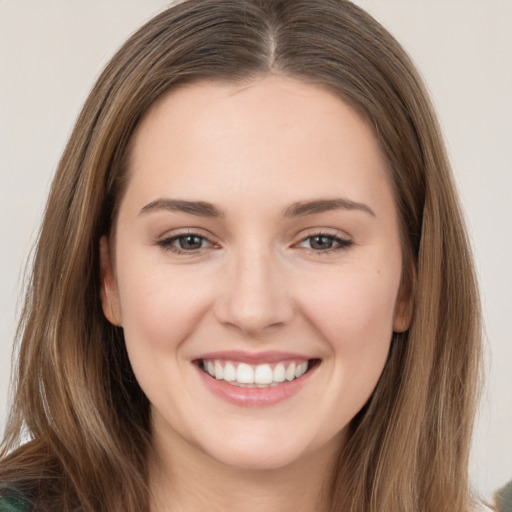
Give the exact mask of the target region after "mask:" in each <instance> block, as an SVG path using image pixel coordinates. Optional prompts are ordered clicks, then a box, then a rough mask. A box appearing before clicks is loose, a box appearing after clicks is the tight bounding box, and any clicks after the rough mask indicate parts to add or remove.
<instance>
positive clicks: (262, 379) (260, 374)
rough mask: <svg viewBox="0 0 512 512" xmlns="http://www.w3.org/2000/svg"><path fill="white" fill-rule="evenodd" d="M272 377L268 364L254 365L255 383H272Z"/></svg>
mask: <svg viewBox="0 0 512 512" xmlns="http://www.w3.org/2000/svg"><path fill="white" fill-rule="evenodd" d="M273 377H274V375H273V373H272V368H270V366H269V365H268V364H260V365H258V366H256V371H255V372H254V382H255V383H256V384H272V380H273Z"/></svg>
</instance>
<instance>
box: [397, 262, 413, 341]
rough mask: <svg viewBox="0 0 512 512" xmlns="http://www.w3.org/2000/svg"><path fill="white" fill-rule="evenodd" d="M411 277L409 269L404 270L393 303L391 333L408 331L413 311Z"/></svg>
mask: <svg viewBox="0 0 512 512" xmlns="http://www.w3.org/2000/svg"><path fill="white" fill-rule="evenodd" d="M412 282H413V277H412V270H411V269H404V271H403V275H402V280H401V282H400V289H399V290H398V295H397V298H396V303H395V313H394V317H393V332H405V331H407V329H409V327H410V325H411V320H412V310H413V305H412V304H413V300H412V296H413V292H412V289H413V284H412Z"/></svg>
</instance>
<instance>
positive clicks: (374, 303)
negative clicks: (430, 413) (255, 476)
mask: <svg viewBox="0 0 512 512" xmlns="http://www.w3.org/2000/svg"><path fill="white" fill-rule="evenodd" d="M128 172H129V180H128V185H127V189H126V193H125V195H124V196H123V198H122V201H121V205H120V210H119V217H118V219H117V229H116V234H115V240H111V241H110V243H109V245H110V247H111V248H112V249H114V250H113V251H112V254H115V257H114V258H113V261H111V258H110V256H109V251H108V249H107V241H106V240H105V239H103V240H102V250H101V256H102V267H103V281H104V282H103V284H104V289H103V296H102V298H103V306H104V311H105V314H106V316H107V318H109V320H110V321H111V322H113V323H115V324H118V325H121V326H122V327H123V329H124V336H125V339H126V346H127V350H128V354H129V357H130V361H131V364H132V366H133V371H134V373H135V376H136V378H137V380H138V382H139V384H140V386H141V388H142V389H143V391H144V392H145V394H146V395H147V397H148V399H149V401H150V403H151V412H152V429H153V435H154V436H155V440H156V442H157V443H159V445H160V446H161V447H163V449H165V447H168V449H169V452H170V453H171V452H172V453H175V452H176V451H180V450H181V451H182V452H183V453H188V455H187V457H195V456H203V455H204V454H206V455H208V456H209V457H210V460H211V458H213V459H214V460H215V461H218V462H222V463H224V464H227V465H231V466H236V467H245V468H277V467H282V466H284V465H287V464H290V463H292V462H294V461H298V460H304V461H306V460H308V458H311V457H314V456H317V455H319V454H321V453H325V454H327V453H332V452H333V449H334V448H335V447H337V446H339V445H340V443H341V442H342V440H343V433H344V431H345V428H346V427H347V425H348V423H349V422H350V420H351V419H352V418H353V417H354V415H355V414H356V413H357V412H358V411H359V410H360V409H361V407H362V406H363V405H364V404H365V402H366V401H367V400H368V398H369V397H370V395H371V393H372V391H373V389H374V388H375V385H376V383H377V381H378V379H379V376H380V374H381V372H382V369H383V367H384V364H385V361H386V358H387V355H388V350H389V346H390V340H391V337H392V332H393V330H395V331H402V330H405V329H406V328H407V327H408V322H409V320H408V310H409V308H408V300H407V296H406V293H404V292H403V291H401V287H400V283H401V274H402V255H401V248H400V236H399V228H398V218H397V211H396V207H395V202H394V198H393V193H392V188H391V186H390V183H389V178H388V175H387V171H386V167H385V163H384V161H383V158H382V157H381V154H380V152H379V147H378V143H377V141H376V138H375V137H374V134H373V132H372V130H371V129H370V128H369V126H368V124H367V123H366V122H365V121H363V120H362V118H361V117H360V116H359V115H358V114H357V113H356V111H355V110H353V109H352V108H351V107H350V106H348V105H347V104H346V103H343V102H342V101H341V100H340V99H339V98H337V97H335V96H334V95H332V94H331V93H329V92H326V90H324V89H322V88H320V87H318V86H315V85H311V84H307V83H303V82H300V81H297V80H294V79H291V78H284V77H278V76H274V77H266V78H263V79H261V80H258V81H254V82H250V83H247V84H245V85H236V86H235V85H225V84H220V83H212V82H202V83H197V84H193V85H187V86H184V87H182V88H180V89H177V90H174V91H172V92H170V93H168V94H167V95H165V96H164V97H163V98H161V99H160V100H159V101H158V102H157V103H156V104H155V105H153V107H152V108H151V109H150V111H149V112H148V114H147V115H146V116H145V118H144V119H143V120H142V122H141V123H140V125H139V127H138V128H137V131H136V132H135V134H134V137H133V140H132V145H131V152H130V155H129V169H128ZM173 450H174V451H173Z"/></svg>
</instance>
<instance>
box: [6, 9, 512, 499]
mask: <svg viewBox="0 0 512 512" xmlns="http://www.w3.org/2000/svg"><path fill="white" fill-rule="evenodd" d="M356 3H358V4H359V5H361V6H363V7H364V8H366V9H367V10H369V11H370V12H371V13H372V14H373V15H374V16H375V17H376V18H377V19H378V20H379V21H381V22H382V23H383V24H384V25H385V26H386V27H387V28H388V29H390V31H391V32H392V33H393V34H394V35H395V36H396V37H397V38H398V39H399V41H400V42H401V43H402V44H403V45H404V46H405V48H406V49H407V50H408V51H409V53H410V54H411V55H412V56H413V58H414V60H415V61H416V63H417V65H418V66H419V68H420V70H421V72H422V74H423V76H424V78H425V79H426V82H427V84H428V87H429V89H430V91H431V94H432V96H433V99H434V103H435V105H436V107H437V110H438V113H439V116H440V120H441V124H442V126H443V129H444V133H445V137H446V141H447V145H448V150H449V154H450V156H451V159H452V163H453V167H454V171H455V175H456V179H457V182H458V184H459V189H460V193H461V196H462V201H463V205H464V208H465V210H466V213H467V219H468V224H469V227H470V232H471V237H472V240H473V244H474V248H475V256H476V261H477V266H478V273H479V278H480V283H481V288H482V296H483V297H482V298H483V305H484V314H485V323H486V330H487V347H486V349H487V350H486V352H487V363H486V365H487V368H488V377H487V386H486V390H485V394H484V397H483V401H482V406H481V410H480V415H479V421H478V425H477V430H476V435H475V444H474V450H473V464H472V475H473V479H474V482H475V484H476V486H477V489H479V490H480V491H481V492H482V494H483V495H484V496H485V497H490V496H491V494H492V492H493V491H494V490H495V489H496V488H497V487H499V486H501V485H503V484H504V483H505V482H506V481H507V480H510V479H512V378H511V374H512V336H511V335H510V320H511V319H512V1H511V0H359V1H357V2H356ZM168 4H169V2H165V1H163V0H73V1H72V2H71V1H69V0H0V248H1V249H0V427H1V426H2V425H3V424H4V419H5V415H6V411H7V404H8V379H9V372H10V370H9V363H10V354H11V347H12V339H13V335H14V330H15V318H16V316H17V314H18V312H19V306H20V304H21V294H20V290H21V276H22V269H23V265H24V263H23V262H24V261H25V260H26V258H27V256H28V254H29V252H30V249H31V247H32V245H33V242H34V239H35V236H36V233H37V228H38V225H39V222H40V219H41V214H42V212H43V208H44V203H45V199H46V195H47V192H48V187H49V183H50V180H51V176H52V174H53V172H54V170H55V168H56V165H57V163H58V159H59V157H60V154H61V152H62V150H63V148H64V145H65V142H66V140H67V137H68V136H69V134H70V131H71V129H72V126H73V123H74V120H75V118H76V116H77V114H78V112H79V109H80V107H81V104H82V103H83V101H84V99H85V97H86V95H87V93H88V90H89V89H90V87H91V86H92V83H93V81H94V80H95V78H96V77H97V76H98V74H99V72H100V70H101V68H102V67H103V65H104V64H105V63H106V61H107V60H108V58H109V57H110V56H111V55H112V54H113V52H114V51H115V49H116V48H117V47H118V46H119V45H120V44H121V43H122V42H123V41H124V39H125V38H126V37H127V36H128V35H129V34H130V33H131V32H132V31H133V30H135V29H136V28H137V27H138V26H139V25H141V23H142V22H144V21H145V20H147V19H148V18H150V17H151V16H152V15H153V14H156V13H157V12H159V11H160V10H161V9H162V8H163V7H165V6H166V5H168Z"/></svg>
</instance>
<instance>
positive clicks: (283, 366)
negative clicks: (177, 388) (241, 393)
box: [196, 359, 320, 388]
mask: <svg viewBox="0 0 512 512" xmlns="http://www.w3.org/2000/svg"><path fill="white" fill-rule="evenodd" d="M196 364H197V365H198V366H199V368H201V369H202V370H203V372H204V373H206V374H207V375H209V376H210V377H212V378H214V379H215V380H218V381H223V382H226V383H228V384H231V385H232V386H238V387H244V388H270V387H275V386H279V385H283V384H286V383H288V382H293V381H295V380H297V379H300V378H301V377H302V376H303V375H304V374H306V373H307V372H309V371H310V370H311V369H312V368H314V367H315V366H317V365H318V364H320V359H307V360H290V361H282V362H278V363H264V364H248V363H243V362H236V361H225V360H221V359H198V360H196Z"/></svg>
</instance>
